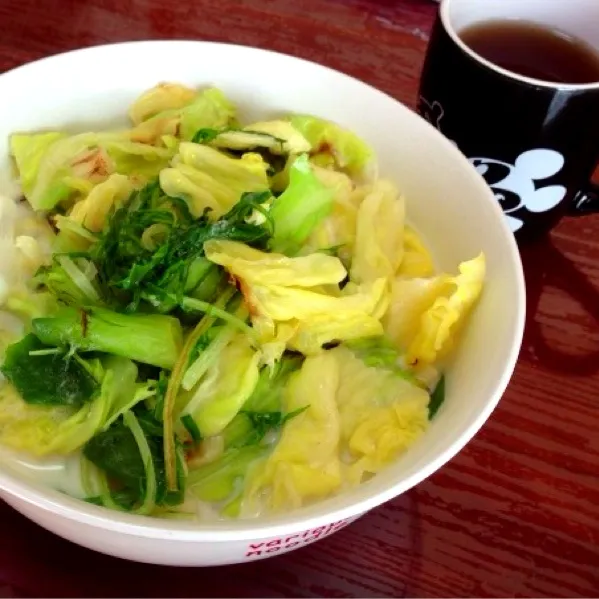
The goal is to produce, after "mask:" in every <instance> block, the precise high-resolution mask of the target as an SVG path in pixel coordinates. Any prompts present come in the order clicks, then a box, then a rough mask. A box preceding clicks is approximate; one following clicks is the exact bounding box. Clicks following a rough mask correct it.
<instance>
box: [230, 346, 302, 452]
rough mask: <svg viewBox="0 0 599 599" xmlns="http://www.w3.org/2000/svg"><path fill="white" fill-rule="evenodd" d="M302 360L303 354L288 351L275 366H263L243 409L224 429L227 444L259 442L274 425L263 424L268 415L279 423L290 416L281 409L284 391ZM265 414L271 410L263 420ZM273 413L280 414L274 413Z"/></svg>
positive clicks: (268, 417) (239, 444)
mask: <svg viewBox="0 0 599 599" xmlns="http://www.w3.org/2000/svg"><path fill="white" fill-rule="evenodd" d="M301 364H302V358H301V357H299V356H291V357H290V356H286V355H285V356H283V357H282V358H281V360H279V362H277V363H276V364H275V366H274V370H271V369H269V368H264V369H262V371H261V373H260V378H259V379H258V383H257V384H256V387H255V388H254V391H253V393H252V395H251V396H250V398H249V399H248V400H247V402H246V403H245V405H244V408H243V410H242V411H241V412H240V413H239V414H237V416H235V418H234V419H233V420H232V421H231V422H230V423H229V425H228V426H227V427H226V428H225V429H224V430H223V432H222V436H223V440H224V443H225V447H227V448H232V447H243V446H246V445H254V444H258V443H260V441H262V439H263V437H264V435H265V434H266V432H268V430H269V428H270V427H264V426H263V425H264V424H265V423H266V420H267V419H270V421H271V422H272V421H273V420H274V419H277V422H275V424H277V423H280V425H281V426H282V424H283V421H284V420H285V419H289V417H290V416H289V415H287V416H285V415H283V414H282V413H281V411H282V397H283V392H284V390H285V387H286V385H287V382H288V380H289V376H290V375H291V374H292V373H293V372H295V371H297V370H299V368H300V366H301ZM262 414H267V416H265V417H264V418H263V419H262V420H261V421H260V419H261V415H262ZM272 414H276V415H277V416H272ZM251 415H253V416H251ZM269 415H270V416H269ZM260 422H261V423H262V424H260ZM256 424H258V426H256Z"/></svg>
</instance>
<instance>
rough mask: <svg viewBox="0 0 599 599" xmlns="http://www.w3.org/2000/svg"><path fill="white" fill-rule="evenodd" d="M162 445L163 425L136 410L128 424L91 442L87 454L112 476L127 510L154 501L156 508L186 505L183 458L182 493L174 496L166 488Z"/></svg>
mask: <svg viewBox="0 0 599 599" xmlns="http://www.w3.org/2000/svg"><path fill="white" fill-rule="evenodd" d="M131 416H133V417H134V418H135V420H133V419H132V418H131ZM132 422H135V423H137V425H138V426H136V424H133V429H132V428H131V426H130V425H131V423H132ZM142 436H143V439H142ZM144 440H145V442H144ZM162 443H163V441H162V426H161V425H160V423H159V422H158V421H156V419H155V418H154V417H153V416H152V414H151V413H150V412H148V411H147V410H135V411H134V412H127V413H126V414H125V420H123V419H120V420H118V421H116V422H115V423H114V424H113V425H112V426H111V427H110V428H109V429H108V430H106V431H104V432H101V433H99V434H97V435H96V436H95V437H93V438H92V439H90V441H88V443H86V445H85V447H84V449H83V454H84V456H85V457H86V458H87V459H88V460H89V461H90V462H92V463H93V464H95V466H96V467H98V468H99V469H100V470H102V471H104V472H105V473H106V474H107V475H108V477H109V480H110V481H111V483H112V485H111V486H112V491H113V493H114V491H115V490H117V491H118V492H119V493H120V494H121V500H120V503H121V505H124V507H126V508H128V509H137V510H139V509H140V507H141V506H143V505H144V504H145V502H146V501H148V500H150V501H151V500H152V499H153V501H154V502H155V504H156V505H171V506H172V505H177V504H179V503H181V502H182V501H183V497H184V489H185V486H184V476H183V463H182V460H181V457H179V458H178V473H179V485H180V486H179V491H177V492H176V493H170V492H168V491H167V488H166V479H165V471H164V458H163V454H162ZM150 457H151V463H150V460H149V458H150ZM152 470H153V476H152ZM148 475H150V476H148ZM154 480H155V487H154V488H155V490H154V489H153V486H154V482H153V481H154ZM148 483H149V484H148ZM152 496H153V497H152ZM148 498H149V499H148ZM113 499H115V496H114V494H113ZM116 499H117V500H118V496H116ZM134 506H136V507H134ZM142 509H144V510H146V509H149V508H148V507H146V508H142Z"/></svg>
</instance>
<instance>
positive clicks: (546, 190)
mask: <svg viewBox="0 0 599 599" xmlns="http://www.w3.org/2000/svg"><path fill="white" fill-rule="evenodd" d="M469 160H470V162H471V163H472V164H473V165H474V167H475V168H476V170H477V171H478V173H479V174H480V175H482V176H483V177H484V178H485V181H486V182H487V184H488V185H489V186H490V187H491V189H492V190H493V191H494V192H495V197H496V198H497V201H498V202H499V204H500V205H501V208H502V209H503V212H504V213H505V215H506V219H507V221H508V225H509V227H510V229H511V230H512V232H514V233H515V232H516V231H518V230H519V229H521V228H522V225H523V224H524V221H522V220H521V219H520V218H517V217H515V216H511V213H512V212H515V211H516V210H519V209H521V208H525V209H526V210H528V211H529V212H533V213H540V212H546V211H547V210H551V209H552V208H554V207H555V206H557V205H558V204H559V203H560V202H561V201H562V200H563V199H564V197H565V195H566V188H565V187H564V186H563V185H547V186H545V187H540V188H538V187H537V182H538V181H543V180H544V179H548V178H549V177H552V176H553V175H556V174H557V173H559V171H560V170H561V169H562V167H563V166H564V157H563V156H562V155H561V154H560V153H559V152H556V151H555V150H548V149H544V148H537V149H535V150H528V151H527V152H524V153H522V154H520V156H518V158H517V160H516V162H515V163H514V164H513V165H512V164H509V163H507V162H502V161H500V160H494V159H492V158H470V159H469Z"/></svg>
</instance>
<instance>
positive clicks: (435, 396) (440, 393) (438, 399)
mask: <svg viewBox="0 0 599 599" xmlns="http://www.w3.org/2000/svg"><path fill="white" fill-rule="evenodd" d="M444 401H445V375H444V374H443V375H441V378H440V379H439V382H438V383H437V386H436V387H435V389H434V390H433V392H432V393H431V399H430V401H429V404H428V418H429V420H432V419H433V418H434V417H435V414H436V413H437V412H438V411H439V408H440V407H441V406H442V405H443V402H444Z"/></svg>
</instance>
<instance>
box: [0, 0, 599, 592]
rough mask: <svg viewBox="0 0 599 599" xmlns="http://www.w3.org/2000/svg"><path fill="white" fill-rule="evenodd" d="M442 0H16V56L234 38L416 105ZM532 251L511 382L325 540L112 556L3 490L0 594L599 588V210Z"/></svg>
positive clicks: (3, 28)
mask: <svg viewBox="0 0 599 599" xmlns="http://www.w3.org/2000/svg"><path fill="white" fill-rule="evenodd" d="M435 11H436V5H435V4H434V3H432V2H430V0H295V1H292V0H218V1H216V0H177V1H173V2H170V1H166V0H85V1H83V0H81V1H79V0H44V1H43V2H41V1H40V0H0V32H1V34H0V70H7V69H10V68H12V67H15V66H17V65H19V64H22V63H24V62H27V61H30V60H33V59H36V58H40V57H42V56H45V55H47V54H52V53H56V52H59V51H64V50H69V49H72V48H78V47H81V46H87V45H92V44H98V43H103V42H115V41H122V40H132V39H142V38H192V39H208V40H222V41H228V42H234V43H238V44H246V45H252V46H261V47H265V48H271V49H274V50H279V51H282V52H286V53H289V54H295V55H297V56H301V57H303V58H307V59H310V60H313V61H316V62H321V63H324V64H327V65H330V66H332V67H335V68H337V69H339V70H341V71H345V72H347V73H350V74H351V75H354V76H356V77H359V78H361V79H363V80H365V81H368V82H369V83H372V84H374V85H375V86H377V87H379V88H381V89H382V90H384V91H386V92H388V93H390V94H391V95H393V96H395V97H396V98H398V99H399V100H401V101H403V102H405V103H407V104H408V105H411V106H414V100H415V95H416V89H417V82H418V76H419V72H420V68H421V63H422V59H423V55H424V51H425V47H426V42H427V37H428V32H429V30H430V27H431V24H432V21H433V18H434V15H435ZM65 76H68V75H67V74H65ZM55 84H56V85H61V83H60V82H58V81H57V82H55ZM71 84H72V85H76V82H72V83H71ZM597 141H598V143H599V140H597ZM523 258H524V262H525V267H526V274H527V280H528V293H529V301H528V304H529V305H528V308H529V317H528V324H527V328H526V335H525V339H524V344H523V347H522V352H521V356H520V361H519V364H518V367H517V369H516V373H515V375H514V378H513V380H512V383H511V384H510V386H509V388H508V390H507V392H506V394H505V397H504V398H503V400H502V402H501V403H500V405H499V407H498V409H497V410H496V411H495V413H494V414H493V416H492V417H491V419H490V420H489V422H488V423H487V424H486V425H485V427H484V428H483V430H482V431H481V432H480V433H479V434H478V435H477V436H476V438H475V439H474V440H473V441H472V442H471V443H470V444H469V445H468V446H467V447H466V448H465V449H464V450H463V451H462V452H461V453H460V454H459V456H457V457H456V458H455V459H454V460H452V461H451V463H449V464H448V465H447V466H445V467H444V468H442V469H441V470H440V471H439V472H438V473H437V474H435V475H434V476H432V477H431V478H430V479H428V480H427V481H426V482H424V483H423V484H421V485H419V486H418V488H416V489H413V490H412V491H410V492H409V493H406V494H405V495H403V496H401V497H398V498H397V499H396V500H395V501H393V502H391V503H389V504H387V505H385V506H383V507H381V508H380V509H378V510H375V511H374V512H372V513H371V514H369V515H367V516H366V517H364V518H362V519H361V520H360V521H358V522H357V523H355V524H353V525H352V526H350V527H348V528H347V529H345V530H343V531H341V532H339V533H337V534H335V535H333V536H332V537H329V538H327V539H325V540H323V541H320V542H318V543H316V544H315V545H312V546H310V547H307V548H305V549H301V550H299V551H296V552H294V553H291V554H288V555H285V556H280V557H277V558H272V559H269V560H267V561H263V562H258V563H254V564H250V565H243V566H232V567H225V568H219V569H175V568H162V567H150V566H144V565H139V564H133V563H128V562H125V561H119V560H117V559H112V558H109V557H106V556H103V555H99V554H95V553H93V552H91V551H87V550H84V549H81V548H79V547H77V546H75V545H72V544H70V543H68V542H66V541H63V540H61V539H59V538H57V537H55V536H53V535H51V534H50V533H47V532H45V531H43V530H42V529H40V528H38V527H37V526H35V525H33V524H31V523H30V522H28V521H27V520H25V519H24V518H22V517H21V516H19V515H18V514H17V513H16V512H14V511H12V510H11V509H10V508H8V507H7V506H5V505H1V506H0V539H1V541H0V596H2V597H27V596H45V597H54V596H60V597H67V596H79V597H82V596H102V597H109V596H137V597H142V596H146V597H150V596H161V597H168V596H181V597H193V596H252V597H253V596H261V597H284V596H301V597H317V596H327V597H346V596H348V597H354V596H356V597H360V596H361V597H364V596H395V597H397V596H443V597H448V596H461V597H464V596H476V597H486V596H489V597H491V596H493V597H522V596H561V597H573V596H587V597H588V596H599V478H598V476H597V475H598V472H599V217H598V216H594V217H593V216H591V217H587V218H578V219H566V220H564V221H563V222H562V223H561V224H560V225H559V227H558V228H557V229H556V230H555V231H554V232H553V234H552V237H551V238H550V239H548V240H546V241H544V242H542V243H540V244H538V245H537V246H533V247H527V248H525V249H523Z"/></svg>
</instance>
